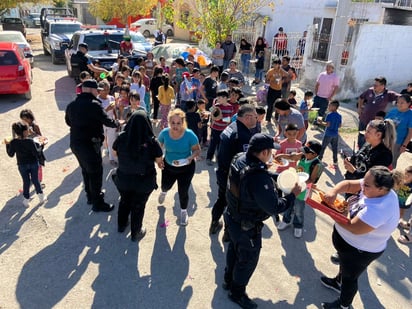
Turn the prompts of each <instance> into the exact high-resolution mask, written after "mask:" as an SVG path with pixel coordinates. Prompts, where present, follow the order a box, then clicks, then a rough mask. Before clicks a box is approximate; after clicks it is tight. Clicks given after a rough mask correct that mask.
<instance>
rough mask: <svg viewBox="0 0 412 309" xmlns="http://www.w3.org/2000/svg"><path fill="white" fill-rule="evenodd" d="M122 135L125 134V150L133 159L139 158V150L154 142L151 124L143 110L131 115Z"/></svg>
mask: <svg viewBox="0 0 412 309" xmlns="http://www.w3.org/2000/svg"><path fill="white" fill-rule="evenodd" d="M123 134H126V141H127V148H128V151H129V153H130V155H131V156H132V157H133V158H139V154H140V150H141V148H142V147H144V146H145V144H147V143H149V144H150V143H152V142H153V141H154V140H155V135H154V133H153V128H152V123H151V122H150V119H149V117H148V116H147V114H146V112H145V111H143V110H137V111H135V112H133V113H132V115H131V116H130V118H129V120H128V121H127V125H126V128H125V131H124V133H123ZM146 146H147V145H146Z"/></svg>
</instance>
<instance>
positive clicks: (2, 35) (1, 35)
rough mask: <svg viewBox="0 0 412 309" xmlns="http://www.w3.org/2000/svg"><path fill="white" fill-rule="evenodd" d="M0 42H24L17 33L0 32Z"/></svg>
mask: <svg viewBox="0 0 412 309" xmlns="http://www.w3.org/2000/svg"><path fill="white" fill-rule="evenodd" d="M0 42H24V37H23V35H22V34H21V32H19V33H7V31H5V32H0Z"/></svg>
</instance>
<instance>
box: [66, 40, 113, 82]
mask: <svg viewBox="0 0 412 309" xmlns="http://www.w3.org/2000/svg"><path fill="white" fill-rule="evenodd" d="M78 48H79V50H78V51H77V53H75V54H73V55H72V56H71V63H72V64H74V63H77V67H78V69H79V72H78V74H77V75H79V74H80V72H83V71H87V72H90V73H108V71H107V70H106V69H104V68H100V67H97V66H95V65H94V64H93V63H92V61H91V59H89V58H88V57H87V56H86V54H87V52H88V51H89V46H88V45H87V43H80V44H79V47H78ZM72 69H74V68H72Z"/></svg>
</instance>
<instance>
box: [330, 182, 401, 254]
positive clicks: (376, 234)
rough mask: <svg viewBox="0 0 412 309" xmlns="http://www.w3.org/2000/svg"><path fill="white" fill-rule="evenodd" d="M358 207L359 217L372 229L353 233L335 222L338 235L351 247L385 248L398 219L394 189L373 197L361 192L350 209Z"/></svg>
mask: <svg viewBox="0 0 412 309" xmlns="http://www.w3.org/2000/svg"><path fill="white" fill-rule="evenodd" d="M362 181H363V180H362ZM358 207H359V209H360V210H359V212H358V213H357V216H358V217H359V219H360V220H362V221H363V222H365V223H366V224H368V225H369V226H371V227H373V228H374V230H373V231H371V232H369V233H366V234H361V235H355V234H353V233H351V232H349V231H348V230H345V229H344V228H343V227H341V226H340V225H338V224H335V228H336V230H337V231H338V233H339V235H340V236H342V238H343V239H344V240H345V241H346V242H347V243H348V244H350V245H351V246H352V247H355V248H357V249H359V250H362V251H367V252H375V253H376V252H381V251H383V250H385V248H386V244H387V241H388V239H389V237H391V234H392V232H393V231H394V230H395V229H396V227H397V226H398V221H399V204H398V196H397V195H396V193H395V191H393V190H391V191H389V192H388V194H386V195H384V196H381V197H375V198H368V197H366V196H364V195H363V194H362V193H361V195H360V198H359V200H358V201H357V202H356V203H354V205H352V207H351V211H354V210H356V208H358Z"/></svg>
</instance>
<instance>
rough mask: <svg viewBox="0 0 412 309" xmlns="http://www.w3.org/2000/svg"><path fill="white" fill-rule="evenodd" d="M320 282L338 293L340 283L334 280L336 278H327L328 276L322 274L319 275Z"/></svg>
mask: <svg viewBox="0 0 412 309" xmlns="http://www.w3.org/2000/svg"><path fill="white" fill-rule="evenodd" d="M320 282H321V283H322V284H323V285H324V286H325V287H327V288H328V289H331V290H334V291H335V292H337V293H340V283H339V282H338V281H337V280H336V278H328V277H325V276H322V277H320Z"/></svg>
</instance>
